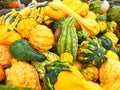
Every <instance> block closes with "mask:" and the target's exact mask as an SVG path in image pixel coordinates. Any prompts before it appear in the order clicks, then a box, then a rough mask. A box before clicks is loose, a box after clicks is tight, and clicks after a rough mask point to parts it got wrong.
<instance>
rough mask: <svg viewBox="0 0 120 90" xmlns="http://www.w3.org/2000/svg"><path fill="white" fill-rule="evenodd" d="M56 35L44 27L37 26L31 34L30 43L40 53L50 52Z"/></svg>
mask: <svg viewBox="0 0 120 90" xmlns="http://www.w3.org/2000/svg"><path fill="white" fill-rule="evenodd" d="M54 40H55V39H54V34H53V32H52V30H51V29H49V28H48V27H47V26H44V25H37V26H36V27H35V28H33V29H32V30H31V32H30V39H29V42H30V43H31V44H32V45H33V47H34V48H35V49H37V50H38V51H40V52H45V51H48V50H50V49H51V48H52V47H53V45H54Z"/></svg>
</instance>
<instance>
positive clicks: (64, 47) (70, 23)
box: [57, 16, 78, 60]
mask: <svg viewBox="0 0 120 90" xmlns="http://www.w3.org/2000/svg"><path fill="white" fill-rule="evenodd" d="M74 23H75V21H74V19H73V18H72V17H71V16H69V17H67V18H66V20H65V21H64V22H63V24H62V32H61V34H60V37H59V39H58V42H57V52H58V54H59V55H60V54H61V53H64V52H69V53H71V54H72V55H73V58H74V60H75V59H76V57H77V50H78V37H77V33H76V28H75V26H74Z"/></svg>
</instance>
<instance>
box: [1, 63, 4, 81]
mask: <svg viewBox="0 0 120 90" xmlns="http://www.w3.org/2000/svg"><path fill="white" fill-rule="evenodd" d="M3 80H5V70H4V67H3V66H1V65H0V82H1V81H3Z"/></svg>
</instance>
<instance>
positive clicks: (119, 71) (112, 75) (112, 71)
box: [99, 59, 120, 85]
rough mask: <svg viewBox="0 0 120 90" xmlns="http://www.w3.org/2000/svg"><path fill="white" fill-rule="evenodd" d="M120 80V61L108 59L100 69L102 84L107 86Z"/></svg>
mask: <svg viewBox="0 0 120 90" xmlns="http://www.w3.org/2000/svg"><path fill="white" fill-rule="evenodd" d="M118 78H120V61H117V60H114V59H108V60H107V61H106V62H105V63H104V64H102V66H101V68H100V72H99V79H100V84H101V85H106V84H108V83H109V82H114V81H115V80H116V79H118Z"/></svg>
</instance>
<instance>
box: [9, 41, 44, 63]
mask: <svg viewBox="0 0 120 90" xmlns="http://www.w3.org/2000/svg"><path fill="white" fill-rule="evenodd" d="M9 50H10V54H11V55H12V56H13V57H14V58H15V59H17V60H24V61H39V62H42V61H44V60H45V59H46V56H45V55H44V54H42V53H40V52H37V51H36V50H35V49H34V48H33V47H32V45H31V44H30V43H29V42H28V41H27V40H24V39H21V40H16V41H15V42H13V43H12V44H11V45H10V48H9Z"/></svg>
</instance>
